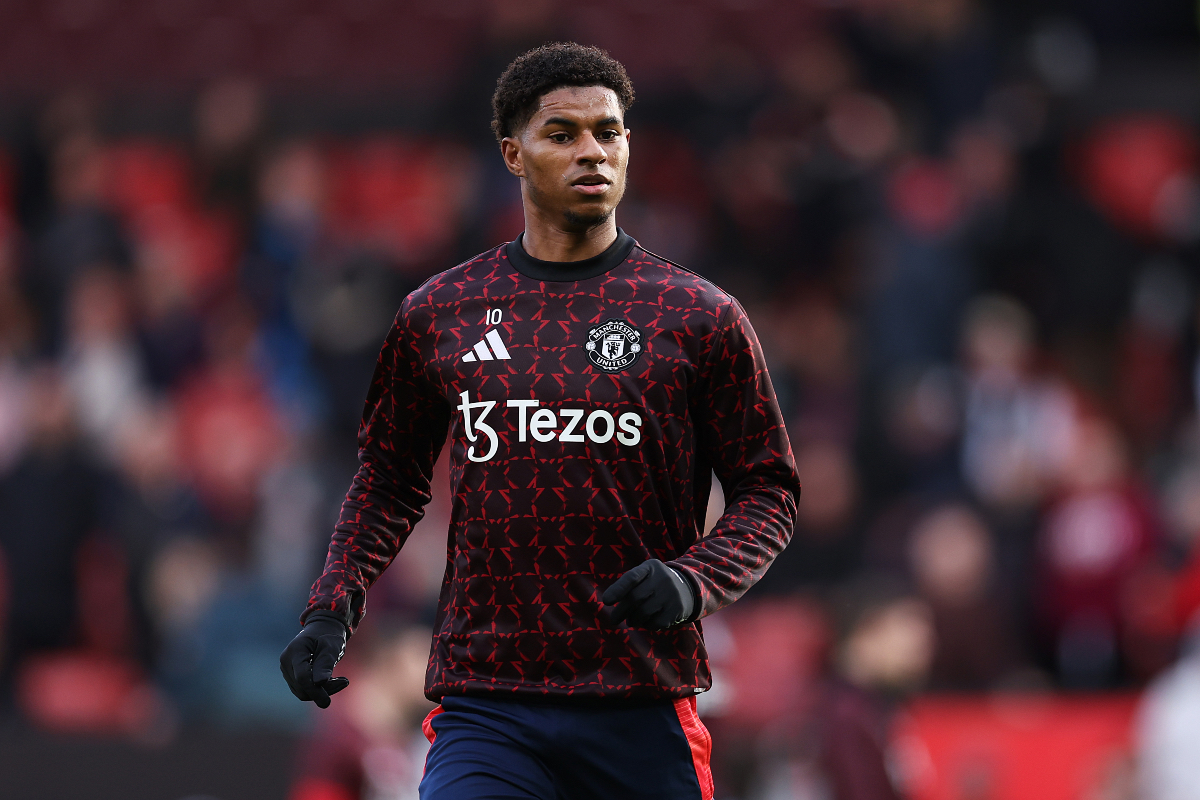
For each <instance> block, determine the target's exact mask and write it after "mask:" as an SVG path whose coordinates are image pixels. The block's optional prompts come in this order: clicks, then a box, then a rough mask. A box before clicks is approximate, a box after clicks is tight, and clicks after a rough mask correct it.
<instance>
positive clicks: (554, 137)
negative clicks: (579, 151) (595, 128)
mask: <svg viewBox="0 0 1200 800" xmlns="http://www.w3.org/2000/svg"><path fill="white" fill-rule="evenodd" d="M570 140H571V137H570V136H568V135H567V134H565V133H563V132H562V131H558V132H556V133H552V134H550V141H552V142H554V143H555V144H566V143H567V142H569V141H570Z"/></svg>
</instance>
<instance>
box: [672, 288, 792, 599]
mask: <svg viewBox="0 0 1200 800" xmlns="http://www.w3.org/2000/svg"><path fill="white" fill-rule="evenodd" d="M691 411H692V414H693V415H694V420H695V426H696V435H697V446H698V450H699V452H698V455H699V458H698V463H699V464H711V465H712V468H713V471H714V472H715V473H716V475H717V479H718V480H719V481H720V482H721V487H722V489H723V490H724V492H725V513H724V514H723V515H722V516H721V518H720V520H718V521H717V524H716V525H715V526H714V527H713V529H712V530H711V531H710V532H709V534H708V535H707V536H705V537H703V538H702V539H700V540H699V541H697V542H696V543H695V544H694V545H692V546H691V547H690V548H688V550H687V551H686V552H684V553H683V555H681V556H680V557H679V558H677V559H675V560H674V561H672V562H671V564H672V566H678V567H682V568H683V569H684V570H686V574H687V575H688V576H689V577H691V578H692V579H693V582H694V583H695V585H696V589H697V590H698V591H697V596H698V599H699V603H698V604H697V605H698V608H697V610H696V611H694V612H693V618H694V619H695V618H699V617H703V616H706V615H708V614H711V613H713V612H714V611H717V610H718V609H721V608H723V607H725V606H727V605H729V604H730V603H732V602H733V601H734V600H736V599H738V598H739V597H741V596H742V595H743V594H744V593H745V592H746V590H747V589H749V588H750V587H751V586H753V585H754V583H755V582H756V581H757V580H758V579H759V578H761V577H762V575H763V573H765V572H766V571H767V567H769V566H770V564H771V562H772V561H773V560H774V558H775V557H776V556H777V555H779V553H780V552H781V551H782V550H783V548H784V547H785V546H786V545H787V543H788V541H789V540H790V539H791V537H792V530H793V528H794V527H795V524H796V500H797V498H798V497H799V496H800V480H799V477H798V476H797V474H796V464H795V460H794V459H793V457H792V448H791V445H790V443H789V442H788V437H787V432H786V431H785V430H784V426H783V417H782V415H781V414H780V411H779V404H778V402H777V401H776V399H775V389H774V387H772V385H771V378H770V376H769V375H768V374H767V366H766V362H765V360H764V359H763V354H762V348H761V347H760V346H759V343H758V338H757V337H756V336H755V334H754V329H753V328H752V327H751V326H750V320H749V319H748V318H747V317H746V312H745V311H744V310H743V309H742V307H741V306H740V305H739V304H738V303H737V301H733V302H732V304H731V306H730V308H729V310H728V311H727V312H726V314H725V316H724V319H723V320H722V323H721V325H720V326H719V327H718V329H717V331H716V332H715V333H714V334H713V342H712V346H711V347H710V349H709V352H708V356H707V358H706V359H705V361H704V364H703V366H702V368H701V371H700V375H699V378H698V380H697V386H696V391H695V395H694V398H693V400H692V403H691ZM703 479H704V478H703V476H702V475H697V476H696V480H703Z"/></svg>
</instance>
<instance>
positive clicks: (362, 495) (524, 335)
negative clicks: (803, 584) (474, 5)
mask: <svg viewBox="0 0 1200 800" xmlns="http://www.w3.org/2000/svg"><path fill="white" fill-rule="evenodd" d="M632 102H633V87H632V86H631V84H630V82H629V78H628V76H627V75H626V74H625V70H624V68H623V67H622V66H621V65H620V64H619V63H617V62H616V61H614V60H613V59H611V58H610V57H609V56H608V55H607V54H606V53H604V52H603V51H601V50H597V49H595V48H590V47H582V46H580V45H577V44H554V45H548V46H545V47H540V48H537V49H536V50H532V51H530V52H528V53H526V54H525V55H523V56H521V57H520V58H518V59H517V60H516V61H514V62H513V63H512V64H511V65H510V66H509V67H508V69H507V70H506V71H505V73H504V74H503V75H502V76H501V78H500V81H499V84H498V86H497V89H496V94H495V96H494V98H493V109H494V112H495V118H494V120H493V122H492V125H493V128H494V129H495V132H496V136H497V138H498V139H499V140H500V151H501V154H502V155H503V157H504V162H505V164H506V165H507V166H508V169H509V171H511V172H512V173H513V174H514V175H516V176H517V177H518V178H520V180H521V192H522V195H521V196H522V200H523V202H524V208H525V232H524V233H523V234H522V235H521V236H520V237H518V238H517V240H516V241H514V242H509V243H508V244H505V245H501V246H500V247H497V248H495V249H493V250H490V251H488V252H486V253H483V254H482V255H479V256H476V257H475V258H473V259H471V260H470V261H467V262H466V263H464V264H461V265H459V266H457V267H455V268H454V269H451V270H448V271H447V272H443V273H441V274H440V275H437V276H435V277H433V278H431V279H430V280H429V281H427V282H426V283H425V284H424V285H423V286H422V287H421V288H420V289H418V290H417V291H415V292H413V293H412V294H411V295H409V296H408V298H406V299H405V301H404V304H403V305H402V306H401V308H400V313H399V314H398V315H397V317H396V323H395V325H394V326H393V328H392V331H391V333H390V334H389V335H388V337H387V340H386V342H385V343H384V345H383V351H382V352H381V353H380V356H379V364H378V367H377V368H376V372H375V378H374V381H373V383H372V385H371V389H370V393H369V394H368V396H367V402H366V409H365V412H364V415H363V424H362V428H361V431H360V433H359V445H360V451H359V454H360V459H361V461H362V466H361V468H360V469H359V471H358V474H357V475H356V476H355V478H354V482H353V485H352V486H351V488H350V492H349V494H348V495H347V497H346V501H345V503H344V504H343V506H342V514H341V519H340V522H339V523H338V525H337V528H336V529H335V532H334V535H333V541H332V543H331V544H330V547H329V557H328V560H327V561H326V565H325V571H324V573H323V574H322V575H321V577H320V578H319V579H318V580H317V582H316V583H315V584H314V585H313V590H312V596H311V599H310V600H309V603H308V607H307V609H306V610H305V612H304V614H303V616H302V617H301V619H302V621H303V622H304V623H305V624H304V630H303V631H302V632H301V633H300V634H299V635H298V636H297V637H296V639H295V640H293V642H292V643H291V644H290V645H289V646H288V648H287V649H286V650H285V651H284V653H283V655H282V656H281V658H280V663H281V667H282V669H283V672H284V676H285V677H286V678H287V681H288V684H289V686H291V688H292V691H293V692H294V693H295V694H296V696H297V697H299V698H300V699H302V700H313V701H315V702H316V703H317V705H319V706H321V707H322V708H324V707H326V706H328V705H329V702H330V701H329V695H330V694H332V693H334V692H336V691H338V690H339V689H341V688H342V687H344V686H345V685H346V681H345V679H344V678H334V677H332V675H333V672H332V670H333V667H334V665H335V664H336V662H337V660H338V658H340V656H341V653H342V651H343V649H344V647H345V643H346V638H347V635H348V632H352V631H353V630H354V627H355V626H356V625H357V624H358V623H359V621H360V620H361V619H362V616H363V611H364V597H365V595H366V591H367V589H368V587H370V585H371V583H372V582H373V581H374V580H375V579H376V578H378V577H379V574H380V573H381V572H382V571H383V569H384V568H385V567H387V565H388V564H389V563H390V562H391V560H392V558H393V557H394V556H395V555H396V552H397V550H398V549H399V548H400V546H401V545H402V544H403V543H404V540H405V538H406V537H407V536H408V534H409V532H410V531H411V530H412V526H413V524H414V523H415V522H416V521H417V520H418V519H420V517H421V514H422V508H423V507H424V505H425V503H426V502H428V500H429V481H430V475H431V473H432V469H433V464H434V461H435V460H436V459H437V455H438V452H439V451H440V449H441V447H442V445H443V442H445V440H446V438H447V432H449V440H450V448H451V461H450V464H451V466H450V482H451V487H452V490H453V495H454V502H453V512H452V514H451V519H452V521H451V524H450V531H449V541H448V549H447V565H446V574H445V578H444V580H443V583H442V592H441V597H440V600H439V603H438V615H437V621H436V623H435V626H434V640H433V648H432V653H431V656H430V660H429V670H428V674H427V677H426V683H425V693H426V695H427V696H428V697H429V698H430V699H432V700H435V701H438V702H440V703H441V705H440V706H439V707H438V708H437V709H435V710H434V712H433V713H432V714H431V715H430V717H429V719H428V720H426V724H425V730H426V735H427V736H428V738H429V739H430V741H431V742H432V748H431V750H430V752H429V758H428V761H427V763H426V766H425V777H424V780H423V781H422V784H421V797H422V798H425V800H475V799H477V798H537V799H538V800H559V799H561V798H570V800H579V799H580V798H597V800H599V798H655V799H656V800H659V799H661V798H689V799H694V800H701V799H702V798H703V800H710V798H711V797H712V778H711V775H710V773H709V771H708V755H709V747H710V743H709V740H708V735H707V731H706V730H705V729H704V726H703V725H702V724H701V723H700V721H699V719H698V718H697V716H696V711H695V709H696V705H695V695H696V694H697V693H699V692H703V691H704V690H706V689H708V688H709V686H710V684H711V681H710V676H709V671H708V662H707V657H706V654H705V650H704V641H703V639H702V637H701V631H700V622H699V620H700V618H702V617H704V616H706V615H708V614H711V613H713V612H714V611H716V610H717V609H719V608H722V607H723V606H726V605H728V604H729V603H731V602H733V601H734V600H736V599H737V598H738V597H739V596H741V594H742V593H743V592H745V591H746V589H747V588H749V587H750V586H751V584H753V583H754V582H755V581H756V580H757V579H758V578H759V577H760V576H761V575H762V574H763V572H765V571H766V569H767V567H768V565H769V564H770V563H771V560H772V559H773V558H774V557H775V556H776V555H777V554H778V553H779V552H780V550H782V549H783V547H784V545H785V544H787V541H788V539H789V538H790V536H791V533H792V527H793V524H794V519H795V504H796V497H797V495H798V494H799V491H800V486H799V483H798V481H797V478H796V473H795V465H794V463H793V460H792V454H791V448H790V446H789V444H788V439H787V435H786V433H785V432H784V429H783V423H782V421H781V419H780V414H779V409H778V406H777V405H776V402H775V396H774V391H773V390H772V388H771V382H770V379H769V378H768V376H767V371H766V367H765V366H764V363H763V357H762V353H761V351H760V349H759V345H758V342H757V340H756V338H755V336H754V333H753V331H752V330H751V327H750V323H749V322H748V321H747V319H746V315H745V312H744V311H743V310H742V308H741V306H739V305H738V303H737V302H736V301H735V300H734V299H733V298H732V297H730V296H729V295H727V294H725V293H724V292H722V291H721V290H720V289H718V288H717V287H715V286H713V285H712V284H711V283H708V282H707V281H705V280H703V279H702V278H700V277H698V276H697V275H695V274H693V273H691V272H688V271H687V270H686V269H683V268H682V267H679V266H677V265H675V264H673V263H671V262H669V261H667V260H666V259H663V258H660V257H658V256H656V255H654V254H652V253H649V252H647V251H646V250H644V249H643V248H641V247H639V246H638V244H637V243H636V242H635V241H634V240H633V239H631V238H630V237H629V236H628V235H627V234H625V233H624V232H623V231H621V229H619V228H618V227H617V226H616V220H615V218H614V216H613V212H614V210H615V209H616V206H617V204H618V203H619V202H620V200H621V195H622V194H623V193H624V191H625V167H626V164H627V161H628V157H629V141H630V135H629V131H628V130H627V129H626V128H625V125H624V115H625V112H626V110H628V108H629V106H630V104H631V103H632ZM714 470H715V472H716V474H717V477H718V478H719V479H720V481H721V484H722V486H723V487H724V491H725V497H726V498H727V503H726V510H725V514H724V516H722V517H721V519H720V520H719V521H718V522H717V524H716V527H714V528H713V529H712V531H711V532H710V533H709V534H708V535H707V536H704V537H703V538H701V531H702V529H703V525H704V513H705V510H706V508H707V504H708V493H709V488H710V480H709V474H710V472H712V471H714Z"/></svg>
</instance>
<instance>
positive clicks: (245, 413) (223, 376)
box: [177, 301, 284, 555]
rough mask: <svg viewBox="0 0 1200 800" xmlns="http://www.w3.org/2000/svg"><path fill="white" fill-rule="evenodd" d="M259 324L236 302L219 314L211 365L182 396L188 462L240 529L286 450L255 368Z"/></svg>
mask: <svg viewBox="0 0 1200 800" xmlns="http://www.w3.org/2000/svg"><path fill="white" fill-rule="evenodd" d="M256 323H257V320H256V318H255V316H254V314H253V312H252V311H251V310H250V309H249V308H248V307H247V306H246V305H245V304H244V303H241V302H238V301H233V302H230V303H228V304H226V305H225V306H223V307H222V308H221V310H220V312H219V313H217V314H214V316H213V318H212V320H211V321H210V323H209V328H208V331H207V334H208V337H207V338H208V341H207V344H208V348H207V349H208V357H209V359H210V361H209V364H208V366H207V367H206V368H205V369H204V370H202V371H199V372H197V373H196V374H194V375H193V376H191V377H190V378H189V379H188V380H187V381H186V382H185V383H184V384H183V386H182V387H181V389H180V391H179V394H178V400H177V402H178V408H179V436H180V439H179V441H180V454H181V457H182V463H183V464H184V467H185V469H186V470H187V471H188V474H189V477H190V479H191V480H192V481H194V485H195V486H196V488H197V490H198V491H199V493H200V496H201V497H202V499H203V500H204V501H205V503H206V505H207V507H208V510H209V512H210V513H211V514H212V515H213V516H214V517H216V518H218V519H219V520H221V521H222V522H224V523H226V524H228V525H232V526H234V528H236V527H237V526H239V525H243V524H245V523H246V522H248V520H249V519H250V517H251V516H252V515H253V512H254V501H255V498H256V497H257V493H258V487H259V482H260V480H261V476H262V475H263V473H264V472H265V471H266V469H267V468H268V467H269V466H271V465H272V464H275V463H277V462H278V461H279V460H280V459H281V458H282V457H283V455H284V453H283V447H284V440H283V434H282V431H281V426H280V421H279V419H278V417H277V415H276V410H275V408H274V406H273V405H272V404H271V401H270V399H269V397H268V396H267V395H266V393H265V391H264V386H263V381H262V379H261V377H260V376H259V374H258V372H257V371H256V370H255V368H254V355H255V352H254V351H255V345H256V341H255V337H256V334H257V329H256ZM243 555H245V554H243Z"/></svg>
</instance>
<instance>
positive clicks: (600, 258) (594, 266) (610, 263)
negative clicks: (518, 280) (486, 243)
mask: <svg viewBox="0 0 1200 800" xmlns="http://www.w3.org/2000/svg"><path fill="white" fill-rule="evenodd" d="M524 238H525V234H524V233H522V234H521V235H520V236H518V237H517V238H516V239H514V240H513V241H511V242H509V243H508V244H506V245H505V246H504V248H505V252H506V253H507V254H508V261H509V263H510V264H512V265H513V269H515V270H516V271H517V272H519V273H521V274H522V275H524V276H525V277H527V278H533V279H534V280H538V281H585V280H587V279H588V278H595V277H596V276H597V275H603V274H604V273H606V272H608V271H609V270H610V269H612V268H613V267H615V266H617V265H618V264H622V263H624V262H625V259H627V258H629V253H630V252H631V251H632V250H633V246H634V245H635V244H637V242H636V241H634V238H633V237H632V236H630V235H629V234H627V233H626V232H625V231H623V230H621V229H620V228H617V239H616V241H614V242H613V243H612V244H610V245H609V246H608V248H607V249H606V250H605V251H604V252H603V253H597V254H596V255H594V256H592V257H591V258H585V259H584V260H582V261H542V260H541V259H539V258H534V257H533V256H531V255H529V254H528V253H526V252H525V246H524V245H523V244H522V243H521V242H522V240H523V239H524Z"/></svg>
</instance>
